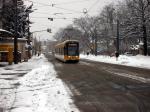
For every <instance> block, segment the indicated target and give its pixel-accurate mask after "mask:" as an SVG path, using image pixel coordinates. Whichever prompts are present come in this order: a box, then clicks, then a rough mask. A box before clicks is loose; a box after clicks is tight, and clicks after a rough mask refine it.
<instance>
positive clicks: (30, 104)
mask: <svg viewBox="0 0 150 112" xmlns="http://www.w3.org/2000/svg"><path fill="white" fill-rule="evenodd" d="M0 70H1V72H0V76H1V77H2V76H3V75H2V74H5V73H7V74H9V73H11V74H13V73H14V74H16V73H17V74H19V73H27V74H25V75H24V76H23V77H20V78H18V79H17V80H16V82H17V83H19V84H20V86H18V88H17V89H16V92H15V93H16V94H15V98H14V99H13V100H14V102H12V104H11V107H9V108H11V112H79V110H78V109H77V108H76V107H75V105H74V102H73V100H72V98H71V97H72V94H71V91H70V90H69V88H68V87H67V86H66V85H65V84H64V83H63V82H62V81H61V79H59V78H57V72H56V71H55V70H54V67H53V65H52V64H51V63H50V62H48V60H47V59H46V58H45V57H44V55H41V56H39V57H36V56H35V57H33V58H32V59H31V60H29V61H28V62H23V63H20V64H17V65H11V66H7V67H2V68H0ZM9 77H10V76H9ZM2 83H3V82H2ZM7 83H8V82H7ZM10 85H11V84H10ZM3 86H4V85H3ZM7 94H11V92H10V93H9V92H8V93H7ZM9 112H10V110H9Z"/></svg>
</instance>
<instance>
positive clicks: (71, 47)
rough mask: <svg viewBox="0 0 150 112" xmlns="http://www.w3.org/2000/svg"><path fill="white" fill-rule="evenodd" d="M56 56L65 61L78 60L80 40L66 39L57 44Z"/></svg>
mask: <svg viewBox="0 0 150 112" xmlns="http://www.w3.org/2000/svg"><path fill="white" fill-rule="evenodd" d="M55 58H57V59H59V60H61V61H63V62H68V61H72V62H78V61H79V59H80V57H79V41H78V40H66V41H64V42H62V43H59V44H57V45H56V46H55Z"/></svg>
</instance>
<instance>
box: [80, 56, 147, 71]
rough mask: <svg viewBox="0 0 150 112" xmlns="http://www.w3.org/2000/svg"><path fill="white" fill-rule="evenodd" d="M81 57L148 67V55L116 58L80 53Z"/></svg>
mask: <svg viewBox="0 0 150 112" xmlns="http://www.w3.org/2000/svg"><path fill="white" fill-rule="evenodd" d="M80 57H81V59H89V60H93V61H99V62H105V63H112V64H120V65H126V66H133V67H139V68H147V69H150V56H142V55H137V56H125V55H120V56H119V58H118V60H116V58H115V57H110V56H103V55H99V56H94V55H88V56H87V55H83V54H81V55H80Z"/></svg>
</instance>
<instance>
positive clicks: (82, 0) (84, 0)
mask: <svg viewBox="0 0 150 112" xmlns="http://www.w3.org/2000/svg"><path fill="white" fill-rule="evenodd" d="M88 1H90V0H80V1H77V0H75V1H70V2H62V3H56V4H55V5H63V4H65V5H66V4H72V3H83V2H88Z"/></svg>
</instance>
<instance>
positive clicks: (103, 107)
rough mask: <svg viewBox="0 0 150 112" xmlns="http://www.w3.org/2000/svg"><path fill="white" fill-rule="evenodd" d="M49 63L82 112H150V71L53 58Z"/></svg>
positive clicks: (50, 58)
mask: <svg viewBox="0 0 150 112" xmlns="http://www.w3.org/2000/svg"><path fill="white" fill-rule="evenodd" d="M48 59H49V61H50V62H52V63H53V64H54V66H55V69H56V71H57V73H58V77H59V78H61V79H62V80H63V81H64V82H65V83H66V84H67V85H68V86H69V88H70V90H71V91H72V94H73V96H72V98H73V99H74V101H75V105H76V106H77V107H78V108H79V109H80V111H81V112H150V81H149V77H150V76H149V75H150V70H146V69H139V68H134V67H126V66H119V65H112V64H105V63H98V62H92V61H87V60H80V62H79V63H77V64H74V63H63V62H60V61H58V60H55V59H54V58H53V57H51V56H48ZM128 75H129V76H128ZM131 76H133V77H131Z"/></svg>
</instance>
